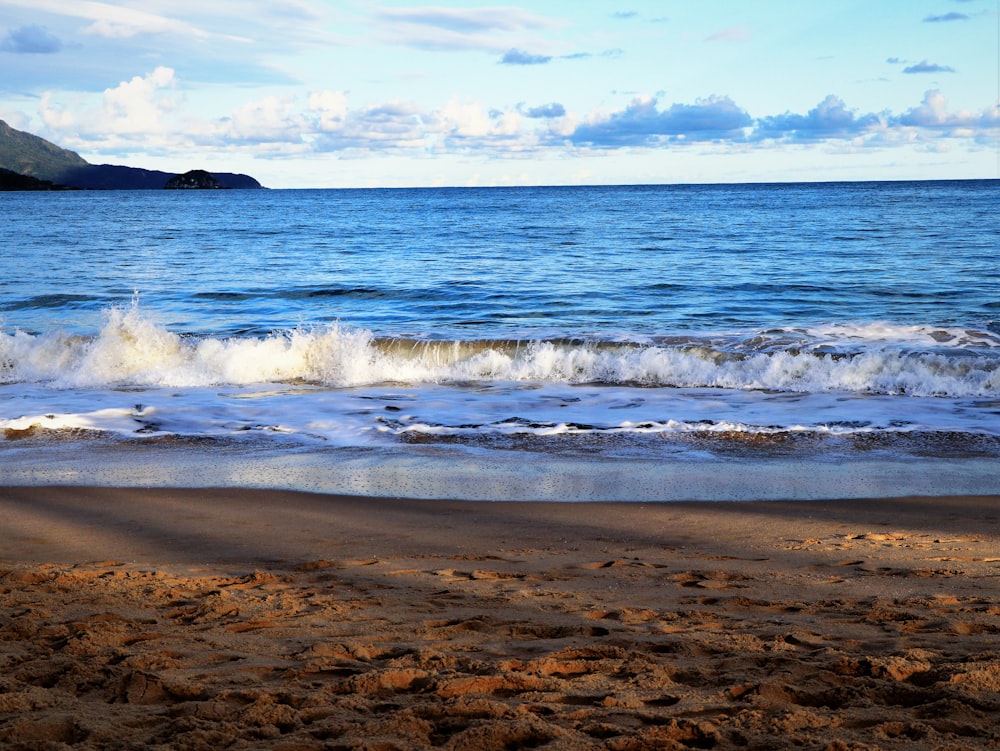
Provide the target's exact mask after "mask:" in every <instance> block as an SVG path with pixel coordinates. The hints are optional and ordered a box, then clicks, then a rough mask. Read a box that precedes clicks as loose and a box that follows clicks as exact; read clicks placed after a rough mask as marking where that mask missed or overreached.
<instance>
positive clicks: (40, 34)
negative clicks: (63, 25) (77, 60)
mask: <svg viewBox="0 0 1000 751" xmlns="http://www.w3.org/2000/svg"><path fill="white" fill-rule="evenodd" d="M61 49H62V42H61V41H59V39H58V38H57V37H55V36H53V35H52V34H50V33H49V32H48V29H46V28H45V27H44V26H38V25H36V24H31V25H28V26H21V27H20V28H17V29H11V30H10V31H8V32H7V36H5V37H4V38H3V40H2V41H0V50H3V51H4V52H15V53H18V54H36V55H49V54H52V53H54V52H59V50H61Z"/></svg>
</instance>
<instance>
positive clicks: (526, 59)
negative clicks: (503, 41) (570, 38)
mask: <svg viewBox="0 0 1000 751" xmlns="http://www.w3.org/2000/svg"><path fill="white" fill-rule="evenodd" d="M550 60H552V56H551V55H532V54H531V53H529V52H525V51H523V50H518V49H509V50H507V51H506V52H505V53H504V55H503V57H502V58H500V64H501V65H544V64H545V63H547V62H549V61H550Z"/></svg>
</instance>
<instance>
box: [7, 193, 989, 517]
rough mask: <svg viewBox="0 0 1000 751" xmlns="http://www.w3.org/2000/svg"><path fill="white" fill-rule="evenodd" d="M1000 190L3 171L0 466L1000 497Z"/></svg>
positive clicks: (233, 478) (62, 472)
mask: <svg viewBox="0 0 1000 751" xmlns="http://www.w3.org/2000/svg"><path fill="white" fill-rule="evenodd" d="M998 209H1000V182H997V181H956V182H913V183H828V184H791V185H785V184H783V185H711V186H622V187H552V188H506V189H505V188H490V189H457V188H456V189H413V190H398V189H397V190H315V191H270V190H265V191H206V192H178V191H164V192H158V191H157V192H108V193H101V192H76V193H8V194H4V195H2V196H0V211H2V212H3V217H4V225H5V228H6V233H5V234H6V237H7V241H6V243H5V247H4V248H3V250H2V251H0V253H2V255H0V259H2V260H0V265H2V274H0V429H2V430H3V436H4V440H3V441H0V462H2V464H0V467H2V468H3V471H4V475H5V476H6V478H7V479H6V480H5V481H23V482H80V481H88V482H99V481H102V478H105V479H106V480H107V481H113V482H139V483H170V482H173V483H177V482H183V483H184V484H190V483H191V482H195V478H197V479H199V480H201V481H203V482H204V483H206V484H220V483H227V484H228V483H244V484H280V485H285V486H295V487H306V488H317V489H325V490H331V489H332V490H338V491H344V492H378V493H383V494H395V495H424V496H432V497H433V496H438V495H447V496H451V497H473V496H475V497H484V498H501V497H512V498H521V499H532V498H550V497H552V498H556V497H558V498H562V497H574V498H584V499H588V498H623V499H635V500H659V499H673V498H682V497H705V498H723V497H801V496H803V495H812V496H817V495H819V496H831V497H836V496H838V495H885V494H895V493H896V492H902V491H905V492H920V491H921V490H923V489H930V490H933V491H935V492H986V491H988V492H996V491H1000V469H998V464H997V461H998V459H1000V264H998V262H997V258H998V236H1000V235H998V229H1000V226H998V225H1000V221H998V219H997V217H998V216H1000V211H998ZM178 467H182V468H183V470H179V469H177V468H178ZM192 467H193V468H194V469H192ZM171 468H173V469H171ZM262 468H263V469H262ZM192 472H193V473H194V475H192ZM806 476H808V477H827V478H828V479H827V480H824V481H822V482H820V481H817V482H814V483H813V482H808V481H803V480H802V478H803V477H806ZM415 478H421V479H419V481H418V480H417V479H415ZM413 483H417V484H416V485H413ZM814 486H815V487H814Z"/></svg>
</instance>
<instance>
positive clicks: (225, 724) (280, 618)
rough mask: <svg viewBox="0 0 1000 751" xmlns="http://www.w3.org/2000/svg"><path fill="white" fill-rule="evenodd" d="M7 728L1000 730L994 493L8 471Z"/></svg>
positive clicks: (335, 734)
mask: <svg viewBox="0 0 1000 751" xmlns="http://www.w3.org/2000/svg"><path fill="white" fill-rule="evenodd" d="M0 535H2V547H0V746H2V747H3V748H5V749H61V748H70V747H72V748H102V749H124V748H162V749H167V748H170V749H212V750H213V751H214V750H215V749H223V748H225V749H251V748H261V749H264V748H266V749H285V750H291V749H385V750H388V749H425V748H444V749H521V748H543V749H688V748H695V749H704V748H717V749H730V748H743V749H782V748H796V749H907V751H912V750H913V749H987V748H993V749H997V748H1000V654H998V652H1000V498H998V497H983V498H928V499H919V498H906V499H893V500H875V501H840V502H822V503H819V502H799V503H718V504H678V503H669V504H600V503H593V504H510V503H472V504H469V503H457V502H421V501H408V500H392V499H372V498H343V497H333V496H318V495H306V494H297V493H291V492H260V491H247V490H239V489H231V490H144V489H141V490H135V489H127V490H126V489H95V488H0Z"/></svg>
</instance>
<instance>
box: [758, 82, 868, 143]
mask: <svg viewBox="0 0 1000 751" xmlns="http://www.w3.org/2000/svg"><path fill="white" fill-rule="evenodd" d="M884 127H885V121H884V120H883V118H882V117H881V116H879V115H876V114H871V113H869V114H866V115H860V116H859V115H856V114H855V113H854V112H853V111H851V110H850V109H848V108H847V105H846V104H845V103H844V101H843V100H842V99H840V97H837V96H834V95H833V94H830V95H829V96H827V97H826V98H825V99H824V100H823V101H822V102H820V103H819V104H818V105H816V107H814V108H813V109H811V110H809V112H807V113H806V114H805V115H799V114H794V113H791V112H786V113H785V114H783V115H774V116H770V117H763V118H760V119H759V120H758V121H757V124H756V127H755V128H754V138H755V140H761V139H769V140H783V141H793V142H799V143H809V142H816V141H823V140H828V139H831V138H841V139H844V138H847V139H850V138H854V137H856V136H859V135H864V134H867V133H871V132H873V131H875V130H879V129H881V128H884Z"/></svg>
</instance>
